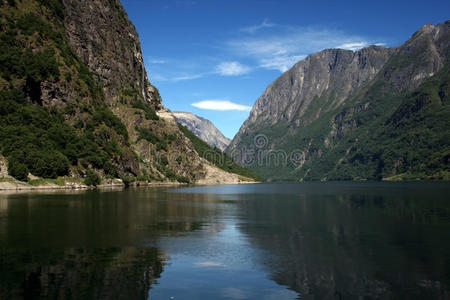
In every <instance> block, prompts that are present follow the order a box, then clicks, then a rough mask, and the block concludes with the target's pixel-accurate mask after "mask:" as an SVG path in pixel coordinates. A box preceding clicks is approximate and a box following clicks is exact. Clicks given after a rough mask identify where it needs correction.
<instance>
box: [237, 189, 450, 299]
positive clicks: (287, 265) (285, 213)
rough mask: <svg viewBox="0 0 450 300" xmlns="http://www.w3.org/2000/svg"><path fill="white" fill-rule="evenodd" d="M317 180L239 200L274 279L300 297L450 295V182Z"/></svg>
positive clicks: (262, 260) (246, 223)
mask: <svg viewBox="0 0 450 300" xmlns="http://www.w3.org/2000/svg"><path fill="white" fill-rule="evenodd" d="M319 186H320V185H319ZM319 186H318V185H312V186H311V185H309V186H306V187H305V186H304V187H303V188H302V187H299V186H290V194H291V195H290V196H289V197H285V196H284V197H282V196H280V194H276V193H272V194H269V195H265V196H261V195H258V196H256V197H257V198H258V200H256V199H255V200H254V201H242V202H240V208H241V211H242V212H244V216H243V220H245V221H244V222H242V224H241V225H240V229H241V230H242V231H243V232H245V233H246V234H247V235H248V236H249V238H250V239H251V240H252V244H253V245H258V246H259V247H261V248H262V249H265V250H267V251H266V252H265V253H266V254H267V255H265V256H261V257H260V264H261V265H265V266H267V270H268V271H270V273H271V278H272V279H273V280H275V281H276V282H278V283H279V284H283V285H288V286H289V287H291V288H292V289H294V290H296V291H298V292H299V293H300V295H301V298H308V297H314V298H315V299H354V298H371V299H373V298H402V299H448V298H449V297H450V293H449V292H450V290H449V283H450V280H449V279H450V276H449V275H450V272H449V270H450V243H449V232H450V226H449V224H450V218H449V216H450V213H449V212H450V203H449V202H448V199H447V196H448V195H449V193H448V192H449V189H448V185H447V186H442V185H426V184H422V185H421V184H419V186H418V187H413V186H408V185H406V186H404V185H397V186H391V185H386V188H385V189H364V190H363V191H361V190H360V189H358V188H354V189H347V188H343V187H342V186H339V185H338V186H335V187H333V186H323V185H322V186H320V187H321V188H322V191H321V192H320V193H318V192H317V189H316V188H314V189H311V190H309V191H308V189H309V188H311V187H319ZM357 187H358V186H357ZM288 188H289V187H288V186H285V189H284V190H286V189H288ZM282 194H285V192H282Z"/></svg>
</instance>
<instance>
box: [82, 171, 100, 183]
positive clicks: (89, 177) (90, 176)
mask: <svg viewBox="0 0 450 300" xmlns="http://www.w3.org/2000/svg"><path fill="white" fill-rule="evenodd" d="M100 182H101V178H100V175H98V174H97V173H96V172H94V171H92V170H88V171H87V172H86V177H85V178H84V184H85V185H88V186H97V185H99V184H100Z"/></svg>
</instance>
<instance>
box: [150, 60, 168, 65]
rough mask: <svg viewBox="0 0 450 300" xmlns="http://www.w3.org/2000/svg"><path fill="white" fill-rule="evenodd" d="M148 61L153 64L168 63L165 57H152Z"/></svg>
mask: <svg viewBox="0 0 450 300" xmlns="http://www.w3.org/2000/svg"><path fill="white" fill-rule="evenodd" d="M148 63H149V64H152V65H163V64H165V63H167V61H166V60H164V59H150V60H149V61H148Z"/></svg>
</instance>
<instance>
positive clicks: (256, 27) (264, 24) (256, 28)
mask: <svg viewBox="0 0 450 300" xmlns="http://www.w3.org/2000/svg"><path fill="white" fill-rule="evenodd" d="M274 26H276V24H274V23H270V22H269V21H268V20H267V19H265V20H264V21H263V22H262V23H261V24H258V25H253V26H248V27H243V28H241V29H240V30H239V31H241V32H246V33H250V34H254V33H255V32H257V31H259V30H261V29H264V28H271V27H274Z"/></svg>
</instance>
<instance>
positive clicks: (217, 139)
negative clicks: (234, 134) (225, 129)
mask: <svg viewBox="0 0 450 300" xmlns="http://www.w3.org/2000/svg"><path fill="white" fill-rule="evenodd" d="M173 115H174V116H175V118H176V119H177V121H178V123H180V124H181V125H183V126H185V127H187V128H188V129H189V130H190V131H192V132H193V133H194V134H195V135H196V136H197V137H198V138H200V139H201V140H203V141H205V142H206V143H207V144H208V145H210V146H211V147H213V148H217V149H220V150H221V151H224V150H225V149H226V148H227V146H228V145H229V144H230V142H231V140H230V139H229V138H226V137H225V136H224V135H223V134H222V132H220V130H219V129H217V128H216V126H214V124H213V123H212V122H211V121H210V120H207V119H205V118H202V117H199V116H196V115H194V114H193V113H190V112H182V111H175V112H173Z"/></svg>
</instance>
